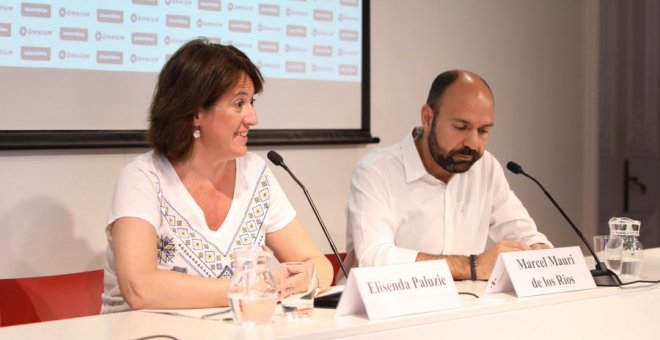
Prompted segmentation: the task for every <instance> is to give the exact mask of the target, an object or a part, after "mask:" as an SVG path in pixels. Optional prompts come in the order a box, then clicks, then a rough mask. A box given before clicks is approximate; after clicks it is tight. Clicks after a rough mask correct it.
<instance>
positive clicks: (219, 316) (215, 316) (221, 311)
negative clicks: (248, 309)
mask: <svg viewBox="0 0 660 340" xmlns="http://www.w3.org/2000/svg"><path fill="white" fill-rule="evenodd" d="M140 311H141V312H149V313H160V314H168V315H176V316H187V317H191V318H198V319H209V320H228V319H231V318H232V313H231V309H230V308H229V307H216V308H193V309H140Z"/></svg>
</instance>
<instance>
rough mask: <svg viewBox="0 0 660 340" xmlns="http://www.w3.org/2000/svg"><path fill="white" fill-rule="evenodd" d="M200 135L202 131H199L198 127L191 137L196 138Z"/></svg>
mask: <svg viewBox="0 0 660 340" xmlns="http://www.w3.org/2000/svg"><path fill="white" fill-rule="evenodd" d="M201 135H202V132H201V131H199V128H196V129H195V131H193V138H195V139H197V138H199V136H201Z"/></svg>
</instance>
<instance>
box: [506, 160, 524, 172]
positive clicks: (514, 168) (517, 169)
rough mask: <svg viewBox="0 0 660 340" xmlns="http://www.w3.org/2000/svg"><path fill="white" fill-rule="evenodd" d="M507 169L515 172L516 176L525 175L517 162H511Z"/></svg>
mask: <svg viewBox="0 0 660 340" xmlns="http://www.w3.org/2000/svg"><path fill="white" fill-rule="evenodd" d="M506 168H507V169H509V171H511V172H513V173H514V174H516V175H519V174H522V173H523V169H522V167H521V166H520V165H518V163H516V162H511V161H510V162H509V163H506Z"/></svg>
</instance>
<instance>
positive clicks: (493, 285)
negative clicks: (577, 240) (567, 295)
mask: <svg viewBox="0 0 660 340" xmlns="http://www.w3.org/2000/svg"><path fill="white" fill-rule="evenodd" d="M592 288H596V283H595V282H594V279H593V277H592V276H591V273H590V272H589V268H588V267H587V263H586V262H585V260H584V256H583V255H582V251H581V250H580V247H566V248H554V249H541V250H529V251H516V252H506V253H500V255H499V256H498V258H497V262H496V263H495V267H494V268H493V272H492V273H491V275H490V279H488V284H487V285H486V290H485V292H484V294H493V293H501V292H510V291H512V290H515V292H516V295H518V296H519V297H523V296H534V295H541V294H552V293H559V292H569V291H574V290H583V289H592Z"/></svg>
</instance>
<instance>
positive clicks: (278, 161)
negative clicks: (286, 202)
mask: <svg viewBox="0 0 660 340" xmlns="http://www.w3.org/2000/svg"><path fill="white" fill-rule="evenodd" d="M268 159H270V161H271V162H273V163H274V164H275V165H278V166H281V167H282V168H284V170H286V172H288V173H289V175H291V178H293V180H294V181H296V183H298V185H299V186H300V187H301V188H302V190H303V192H304V193H305V197H307V201H309V205H310V206H312V210H313V211H314V215H316V219H317V220H318V221H319V224H320V225H321V229H322V230H323V233H324V234H325V238H326V239H327V240H328V243H329V244H330V248H332V253H333V254H334V255H335V258H336V259H337V262H338V263H339V267H340V268H341V271H342V273H343V274H344V277H346V278H348V271H347V270H346V268H345V267H344V263H343V261H342V259H341V257H340V256H339V251H337V247H336V246H335V243H334V242H333V241H332V237H330V233H329V232H328V229H327V228H326V227H325V223H323V219H321V214H319V211H318V210H317V209H316V205H315V204H314V201H313V200H312V197H311V196H310V195H309V192H308V191H307V188H305V186H304V185H303V184H302V182H300V180H298V177H296V175H294V174H293V172H291V170H290V169H289V167H288V166H286V164H285V163H284V159H282V156H280V155H279V154H278V153H277V152H275V151H270V152H269V153H268Z"/></svg>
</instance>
